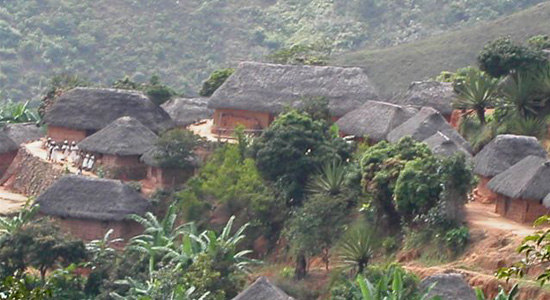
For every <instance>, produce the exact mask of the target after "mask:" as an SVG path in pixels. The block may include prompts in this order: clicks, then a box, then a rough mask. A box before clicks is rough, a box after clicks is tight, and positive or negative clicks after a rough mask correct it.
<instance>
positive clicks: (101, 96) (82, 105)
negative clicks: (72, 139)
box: [44, 88, 174, 133]
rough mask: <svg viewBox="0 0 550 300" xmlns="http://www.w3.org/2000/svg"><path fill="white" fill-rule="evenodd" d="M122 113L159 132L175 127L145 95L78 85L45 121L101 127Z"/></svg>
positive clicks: (97, 128) (64, 97)
mask: <svg viewBox="0 0 550 300" xmlns="http://www.w3.org/2000/svg"><path fill="white" fill-rule="evenodd" d="M123 116H130V117H132V118H135V119H137V120H139V121H140V122H141V123H143V124H144V125H145V126H147V127H149V129H151V130H153V131H154V132H157V133H159V132H161V131H163V130H166V129H169V128H172V127H174V122H172V119H171V118H170V116H169V115H168V113H167V112H165V111H164V110H163V109H162V108H160V107H159V106H158V105H156V104H154V103H153V102H152V101H151V100H149V98H147V97H146V96H145V95H143V94H141V93H138V92H135V91H127V90H116V89H98V88H75V89H72V90H70V91H68V92H66V93H64V94H63V95H61V97H59V99H58V100H57V101H56V102H55V104H54V105H53V106H52V108H51V109H50V110H49V111H48V113H47V114H46V116H45V117H44V122H45V123H46V124H47V125H49V126H57V127H65V128H70V129H77V130H100V129H101V128H103V127H105V126H107V125H108V124H110V123H111V122H113V121H114V120H116V119H118V118H120V117H123Z"/></svg>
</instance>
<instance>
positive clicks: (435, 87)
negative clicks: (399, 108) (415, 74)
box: [394, 81, 456, 115]
mask: <svg viewBox="0 0 550 300" xmlns="http://www.w3.org/2000/svg"><path fill="white" fill-rule="evenodd" d="M455 97H456V96H455V93H454V90H453V84H452V83H449V82H438V81H416V82H413V83H411V85H410V86H409V89H408V90H407V91H406V92H405V93H404V94H403V95H401V96H399V97H397V98H396V99H395V100H394V101H395V103H397V104H401V105H414V106H428V107H432V108H435V109H436V110H438V111H439V112H440V113H442V114H444V115H451V114H452V113H453V106H452V102H453V100H454V99H455Z"/></svg>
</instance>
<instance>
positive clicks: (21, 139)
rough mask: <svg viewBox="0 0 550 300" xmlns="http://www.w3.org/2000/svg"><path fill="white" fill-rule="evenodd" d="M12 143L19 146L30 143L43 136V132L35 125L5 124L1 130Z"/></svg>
mask: <svg viewBox="0 0 550 300" xmlns="http://www.w3.org/2000/svg"><path fill="white" fill-rule="evenodd" d="M2 132H4V133H6V134H7V135H8V136H9V137H10V138H11V139H12V141H14V142H15V143H16V144H18V145H21V144H23V143H28V142H32V141H37V140H39V139H41V138H42V137H43V136H44V132H43V131H42V129H41V128H40V127H38V126H36V124H35V123H16V124H7V125H6V126H4V128H2Z"/></svg>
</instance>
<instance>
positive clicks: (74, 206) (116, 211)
mask: <svg viewBox="0 0 550 300" xmlns="http://www.w3.org/2000/svg"><path fill="white" fill-rule="evenodd" d="M36 203H38V204H40V211H41V212H42V213H45V214H47V215H51V216H58V217H69V218H79V219H93V220H102V221H111V220H116V221H120V220H123V219H125V218H126V217H127V216H128V215H129V214H138V215H143V214H144V213H146V212H147V211H149V210H150V209H151V205H150V204H149V202H148V201H147V200H146V199H145V198H143V197H142V196H141V195H140V194H139V193H138V192H137V191H135V190H134V189H132V188H131V187H129V186H127V185H125V184H123V183H122V182H120V181H118V180H111V179H100V178H92V177H86V176H76V175H68V176H64V177H62V178H61V179H59V180H58V181H56V182H55V183H54V184H52V185H51V186H50V187H49V188H48V189H47V190H46V191H45V192H44V193H42V195H40V196H39V197H38V198H37V199H36Z"/></svg>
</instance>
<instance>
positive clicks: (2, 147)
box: [0, 131, 19, 154]
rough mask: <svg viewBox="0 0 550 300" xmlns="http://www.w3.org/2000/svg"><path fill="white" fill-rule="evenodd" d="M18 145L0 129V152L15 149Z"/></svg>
mask: <svg viewBox="0 0 550 300" xmlns="http://www.w3.org/2000/svg"><path fill="white" fill-rule="evenodd" d="M17 149H19V146H18V145H17V144H16V143H15V142H14V141H13V140H12V139H11V138H10V137H9V136H8V135H7V134H6V133H5V132H3V131H0V154H4V153H9V152H12V151H17Z"/></svg>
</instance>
